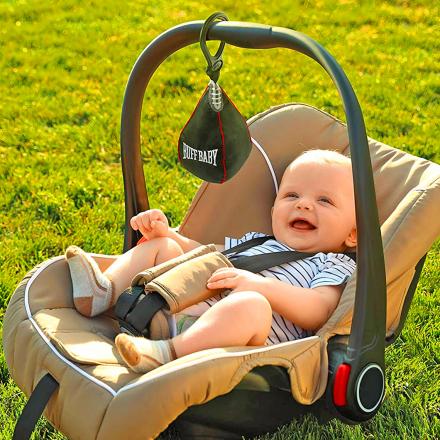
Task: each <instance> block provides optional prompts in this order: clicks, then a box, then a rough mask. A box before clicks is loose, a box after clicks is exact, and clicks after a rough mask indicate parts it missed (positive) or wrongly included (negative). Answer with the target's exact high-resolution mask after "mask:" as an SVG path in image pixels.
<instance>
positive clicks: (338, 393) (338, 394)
mask: <svg viewBox="0 0 440 440" xmlns="http://www.w3.org/2000/svg"><path fill="white" fill-rule="evenodd" d="M350 370H351V367H350V365H348V364H341V365H339V367H338V369H337V370H336V375H335V382H334V385H333V402H334V404H335V405H336V406H346V405H347V385H348V378H349V376H350Z"/></svg>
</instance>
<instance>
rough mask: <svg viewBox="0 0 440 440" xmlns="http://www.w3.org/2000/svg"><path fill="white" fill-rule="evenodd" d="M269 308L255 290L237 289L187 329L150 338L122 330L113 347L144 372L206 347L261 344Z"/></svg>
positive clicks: (268, 325)
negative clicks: (166, 337)
mask: <svg viewBox="0 0 440 440" xmlns="http://www.w3.org/2000/svg"><path fill="white" fill-rule="evenodd" d="M271 324H272V309H271V307H270V304H269V302H268V301H267V299H266V298H265V297H264V296H262V295H261V294H259V293H258V292H238V293H234V294H231V295H229V296H228V297H226V298H224V299H222V300H221V301H219V302H218V303H216V304H214V305H213V306H212V307H211V308H210V309H209V310H208V311H207V312H205V313H204V314H203V315H202V316H201V317H200V318H199V319H198V320H197V321H196V322H195V323H194V324H193V325H192V326H191V327H190V328H189V329H188V330H186V331H185V332H184V333H182V334H180V335H178V336H176V337H175V338H173V339H172V340H170V341H150V340H148V339H145V338H136V337H133V336H128V335H125V334H120V335H118V336H117V337H116V347H117V348H118V350H119V353H120V354H121V355H122V357H123V359H124V360H125V362H126V363H127V365H128V366H129V367H130V368H131V369H133V370H134V371H136V372H139V373H146V372H148V371H150V370H152V369H154V368H156V367H158V366H159V365H161V364H164V363H166V362H169V361H171V360H173V359H175V358H176V357H182V356H185V355H187V354H190V353H194V352H196V351H201V350H206V349H208V348H218V347H232V346H245V345H264V343H265V341H266V339H267V336H268V335H269V331H270V327H271Z"/></svg>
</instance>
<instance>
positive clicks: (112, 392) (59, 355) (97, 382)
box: [24, 256, 117, 397]
mask: <svg viewBox="0 0 440 440" xmlns="http://www.w3.org/2000/svg"><path fill="white" fill-rule="evenodd" d="M62 258H64V257H63V256H60V257H58V258H55V259H53V260H49V261H48V262H47V264H44V265H43V266H41V267H40V268H39V269H38V270H37V271H36V272H35V273H34V274H33V275H32V277H31V279H30V280H29V281H28V283H27V284H26V289H25V294H24V306H25V309H26V314H27V316H28V319H29V321H30V322H31V323H32V325H33V326H34V328H35V330H36V331H37V332H38V334H39V335H40V336H41V339H43V341H44V342H45V343H46V344H47V345H48V346H49V348H50V349H51V350H52V352H53V353H54V354H55V355H56V356H57V357H58V358H59V359H61V361H63V362H64V363H66V364H67V365H69V367H71V368H73V369H74V370H75V371H76V372H77V373H79V374H81V375H82V376H84V377H86V378H87V379H89V380H90V381H92V382H93V383H95V384H96V385H98V386H100V387H101V388H104V389H105V390H107V391H108V392H109V393H110V394H111V395H112V396H113V397H114V396H116V394H117V393H116V391H115V390H113V389H112V388H111V387H109V386H108V385H107V384H106V383H104V382H101V381H100V380H98V379H96V378H95V377H93V376H91V375H90V374H88V373H86V372H85V371H84V370H82V369H81V368H79V367H78V366H76V365H75V364H74V363H73V362H71V361H69V360H68V359H66V358H65V357H64V356H63V355H62V354H61V353H60V352H59V351H58V350H57V349H56V347H54V346H53V345H52V343H51V342H50V340H49V338H48V337H47V336H46V335H45V334H44V332H43V330H42V329H41V328H40V327H39V326H38V324H37V322H36V321H35V320H34V318H33V317H32V313H31V309H30V306H29V289H30V287H31V285H32V283H33V282H34V281H35V279H36V278H37V276H38V275H39V274H40V272H42V271H43V270H44V269H46V268H47V267H48V266H50V265H51V264H52V263H55V262H57V261H59V260H60V259H62Z"/></svg>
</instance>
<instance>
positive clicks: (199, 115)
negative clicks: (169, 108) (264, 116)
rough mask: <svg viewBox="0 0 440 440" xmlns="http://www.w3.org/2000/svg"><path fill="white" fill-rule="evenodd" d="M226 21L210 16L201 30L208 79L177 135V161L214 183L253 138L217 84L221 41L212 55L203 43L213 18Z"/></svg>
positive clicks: (227, 174) (233, 167) (230, 172)
mask: <svg viewBox="0 0 440 440" xmlns="http://www.w3.org/2000/svg"><path fill="white" fill-rule="evenodd" d="M217 19H219V20H227V17H226V15H224V14H223V13H215V14H213V15H211V17H209V18H208V19H207V20H206V22H205V24H204V26H203V28H202V31H201V33H200V46H201V48H202V51H203V54H204V55H205V58H206V60H207V62H208V67H207V69H206V73H207V74H208V76H209V77H210V78H211V80H210V81H209V84H208V86H207V87H206V89H205V91H204V93H203V95H202V97H201V98H200V100H199V102H198V104H197V106H196V108H195V109H194V111H193V114H192V115H191V118H190V119H189V120H188V122H187V123H186V125H185V127H184V128H183V130H182V132H181V133H180V137H179V146H178V150H179V151H178V152H179V161H180V163H181V164H182V165H183V166H184V167H185V168H186V169H187V170H188V171H190V172H191V173H192V174H194V175H196V176H197V177H199V178H201V179H203V180H206V181H208V182H213V183H223V182H226V181H227V180H229V179H230V178H231V177H233V176H234V175H235V174H236V173H237V172H238V171H239V169H240V168H241V167H242V165H243V164H244V162H245V161H246V159H247V158H248V156H249V153H250V152H251V148H252V141H251V137H250V134H249V130H248V126H247V124H246V120H245V119H244V118H243V116H242V115H241V114H240V112H239V111H238V110H237V107H235V105H234V104H233V103H232V101H231V100H230V99H229V98H228V96H227V95H226V93H225V92H224V90H223V89H222V88H221V87H220V86H219V85H218V84H217V81H218V78H219V76H220V69H221V67H222V65H223V61H222V58H221V54H222V52H223V49H224V46H225V43H224V42H221V44H220V47H219V49H218V51H217V53H216V54H215V55H214V56H211V54H210V53H209V51H208V48H207V46H206V33H207V31H208V28H209V25H210V24H211V23H212V22H213V21H215V20H217Z"/></svg>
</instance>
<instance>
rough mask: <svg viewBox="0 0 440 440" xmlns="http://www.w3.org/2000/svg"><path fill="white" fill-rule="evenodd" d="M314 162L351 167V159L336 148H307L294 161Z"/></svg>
mask: <svg viewBox="0 0 440 440" xmlns="http://www.w3.org/2000/svg"><path fill="white" fill-rule="evenodd" d="M299 162H313V163H326V164H330V165H331V164H337V165H348V166H350V167H351V160H350V158H349V157H347V156H344V155H343V154H342V153H339V152H338V151H336V150H318V149H316V150H307V151H304V152H303V153H301V154H300V155H299V156H298V157H297V158H296V159H295V160H294V161H293V162H292V164H293V163H299Z"/></svg>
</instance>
